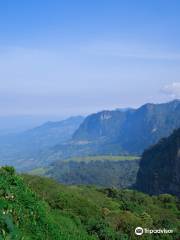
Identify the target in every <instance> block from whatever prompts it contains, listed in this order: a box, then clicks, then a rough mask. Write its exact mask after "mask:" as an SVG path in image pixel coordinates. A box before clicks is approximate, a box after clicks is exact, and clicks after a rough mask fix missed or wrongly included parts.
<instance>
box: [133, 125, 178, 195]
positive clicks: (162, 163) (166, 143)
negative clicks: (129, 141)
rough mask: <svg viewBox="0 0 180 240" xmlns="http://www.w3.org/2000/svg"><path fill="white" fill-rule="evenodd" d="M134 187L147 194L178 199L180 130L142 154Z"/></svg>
mask: <svg viewBox="0 0 180 240" xmlns="http://www.w3.org/2000/svg"><path fill="white" fill-rule="evenodd" d="M136 187H137V189H138V190H140V191H143V192H146V193H149V194H161V193H170V194H174V195H177V196H179V197H180V129H178V130H175V131H174V132H173V134H172V135H171V136H170V137H168V138H164V139H162V140H160V141H159V143H157V144H156V145H154V146H153V147H151V148H149V149H148V150H146V151H145V152H144V153H143V155H142V159H141V161H140V168H139V172H138V175H137V182H136Z"/></svg>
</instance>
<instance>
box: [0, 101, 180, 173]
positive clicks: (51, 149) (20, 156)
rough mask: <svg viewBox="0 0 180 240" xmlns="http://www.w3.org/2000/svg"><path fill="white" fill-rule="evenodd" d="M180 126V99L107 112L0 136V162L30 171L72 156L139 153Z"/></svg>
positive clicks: (49, 123) (48, 123)
mask: <svg viewBox="0 0 180 240" xmlns="http://www.w3.org/2000/svg"><path fill="white" fill-rule="evenodd" d="M179 127H180V100H173V101H171V102H168V103H162V104H152V103H147V104H145V105H143V106H141V107H139V108H137V109H132V108H127V109H122V110H121V109H116V110H112V111H108V110H105V111H101V112H98V113H94V114H91V115H89V116H87V117H86V118H84V117H81V116H80V117H79V116H78V117H72V118H69V119H66V120H64V121H59V122H47V123H45V124H43V125H41V126H39V127H36V128H33V129H31V130H28V131H25V132H23V133H20V134H10V135H6V136H0V159H1V161H0V164H1V165H4V164H9V165H13V166H15V167H16V168H18V170H29V169H32V168H36V167H41V166H47V165H49V164H51V163H52V162H55V161H59V160H64V159H66V158H69V157H76V156H78V157H84V156H94V155H141V154H142V153H143V151H144V150H145V149H147V148H148V147H149V146H151V145H153V144H155V143H157V142H158V141H159V140H160V139H161V138H162V137H167V136H169V135H170V134H171V133H172V132H173V130H174V129H177V128H179Z"/></svg>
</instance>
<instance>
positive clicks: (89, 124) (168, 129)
mask: <svg viewBox="0 0 180 240" xmlns="http://www.w3.org/2000/svg"><path fill="white" fill-rule="evenodd" d="M178 127H180V100H174V101H172V102H169V103H164V104H145V105H143V106H142V107H140V108H138V109H134V110H133V109H130V110H126V111H119V110H116V111H102V112H99V113H96V114H92V115H90V116H88V117H87V118H86V119H85V120H84V122H83V123H82V124H81V125H80V127H79V128H78V129H77V131H76V132H75V133H74V134H73V141H74V142H75V143H81V144H84V145H85V144H93V143H96V144H97V143H98V144H100V145H102V146H104V145H107V144H108V145H115V146H116V145H119V149H121V151H123V152H128V153H137V154H139V153H141V152H142V151H143V150H144V149H145V148H147V147H148V146H149V145H151V144H154V143H156V142H157V141H158V140H159V139H160V138H161V137H166V136H168V135H170V134H171V133H172V131H173V130H174V129H176V128H178ZM103 148H104V147H103ZM109 151H110V153H113V151H116V150H115V149H113V146H112V147H111V148H110V149H109Z"/></svg>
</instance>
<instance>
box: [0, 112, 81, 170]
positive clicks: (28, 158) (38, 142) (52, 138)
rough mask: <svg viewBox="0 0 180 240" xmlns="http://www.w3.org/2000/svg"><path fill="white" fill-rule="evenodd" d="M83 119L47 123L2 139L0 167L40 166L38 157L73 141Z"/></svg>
mask: <svg viewBox="0 0 180 240" xmlns="http://www.w3.org/2000/svg"><path fill="white" fill-rule="evenodd" d="M83 119H84V118H83V117H81V116H77V117H71V118H68V119H66V120H63V121H59V122H47V123H45V124H43V125H41V126H39V127H36V128H33V129H31V130H28V131H25V132H22V133H19V134H8V135H5V136H1V137H0V159H1V161H0V165H3V164H11V165H14V166H16V167H17V168H18V169H19V168H21V169H23V168H24V169H25V168H29V167H30V166H31V167H32V166H33V165H34V166H36V164H38V160H37V158H38V156H39V154H40V152H41V151H44V150H46V149H48V148H50V147H52V146H54V145H56V144H60V143H62V142H65V141H67V140H69V139H71V137H72V134H73V133H74V131H75V130H76V129H77V128H78V127H79V125H80V124H81V123H82V121H83Z"/></svg>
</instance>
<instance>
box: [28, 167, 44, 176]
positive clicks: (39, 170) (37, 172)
mask: <svg viewBox="0 0 180 240" xmlns="http://www.w3.org/2000/svg"><path fill="white" fill-rule="evenodd" d="M46 172H47V169H46V168H43V167H40V168H35V169H33V170H31V171H29V172H28V173H29V174H31V175H38V176H43V175H45V173H46Z"/></svg>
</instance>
